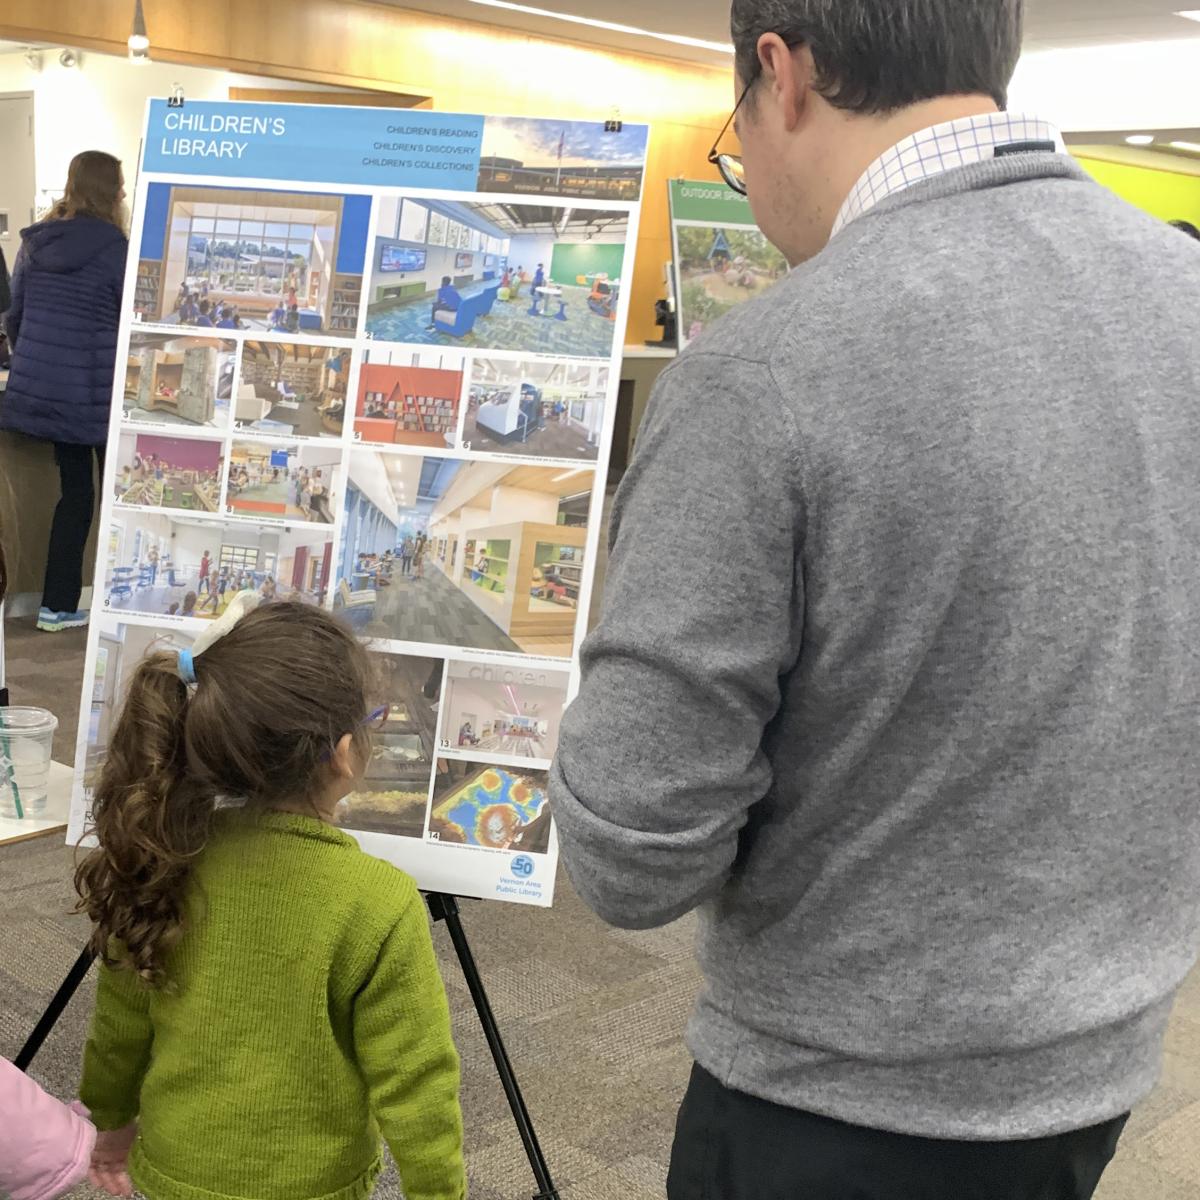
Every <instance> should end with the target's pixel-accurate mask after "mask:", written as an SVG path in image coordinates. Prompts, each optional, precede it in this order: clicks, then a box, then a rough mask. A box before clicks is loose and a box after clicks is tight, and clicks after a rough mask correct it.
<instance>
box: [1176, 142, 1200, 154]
mask: <svg viewBox="0 0 1200 1200" xmlns="http://www.w3.org/2000/svg"><path fill="white" fill-rule="evenodd" d="M1171 149H1172V150H1184V151H1186V152H1187V153H1188V154H1200V142H1172V143H1171Z"/></svg>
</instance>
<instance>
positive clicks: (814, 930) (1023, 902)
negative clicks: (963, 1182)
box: [552, 155, 1200, 1140]
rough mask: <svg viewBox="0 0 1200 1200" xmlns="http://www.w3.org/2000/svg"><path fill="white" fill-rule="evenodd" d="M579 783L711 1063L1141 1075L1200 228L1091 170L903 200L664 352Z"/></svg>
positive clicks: (945, 1118) (752, 1075)
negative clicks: (686, 916)
mask: <svg viewBox="0 0 1200 1200" xmlns="http://www.w3.org/2000/svg"><path fill="white" fill-rule="evenodd" d="M613 543H614V544H613V556H612V564H611V568H610V572H609V579H608V590H607V594H606V597H605V612H604V618H603V621H602V623H601V626H600V628H599V630H598V631H597V632H596V633H595V634H594V635H593V636H592V637H591V638H590V639H589V641H588V642H587V644H586V647H585V650H584V655H583V661H584V676H583V688H582V692H581V695H580V697H579V699H578V700H577V701H576V703H575V704H574V705H573V706H572V708H571V709H570V711H569V713H568V715H567V719H566V722H565V724H564V727H563V731H562V736H561V741H560V750H559V757H558V761H557V763H556V764H555V770H554V773H553V777H552V789H553V800H554V805H555V810H556V813H557V816H558V821H559V827H560V831H561V837H562V846H563V852H564V855H565V860H566V863H567V867H568V869H569V871H570V874H571V877H572V879H573V880H574V882H575V884H576V886H577V887H578V889H579V891H580V892H581V893H582V895H583V896H584V898H585V899H586V900H587V901H588V902H589V903H590V904H591V905H593V906H594V907H595V908H596V910H597V911H598V912H599V913H601V914H602V915H603V916H604V917H605V918H607V919H608V920H610V921H612V922H613V923H615V924H619V925H626V926H632V927H638V926H652V925H657V924H661V923H664V922H667V921H670V920H672V919H674V918H676V917H678V916H680V915H681V914H683V913H685V912H687V911H688V910H690V909H692V908H694V907H697V906H701V907H702V922H703V936H702V939H701V949H700V957H701V963H702V966H703V970H704V974H705V978H706V986H705V988H704V991H703V994H702V995H701V997H700V999H699V1002H698V1005H697V1009H696V1013H695V1017H694V1019H693V1022H692V1025H691V1029H690V1038H689V1040H690V1045H691V1048H692V1050H693V1052H694V1053H695V1055H696V1058H697V1059H698V1060H699V1062H700V1063H701V1065H702V1066H704V1067H705V1068H706V1069H707V1070H708V1071H710V1072H711V1073H713V1074H714V1075H716V1076H717V1077H718V1078H719V1079H720V1080H722V1081H723V1082H725V1083H726V1084H728V1085H729V1086H731V1087H733V1088H736V1089H738V1090H740V1091H743V1092H747V1093H751V1094H753V1095H755V1096H759V1097H763V1098H766V1099H768V1100H773V1101H776V1102H779V1103H783V1104H786V1105H790V1106H794V1107H797V1108H802V1109H806V1110H809V1111H813V1112H817V1113H821V1114H825V1115H829V1116H832V1117H836V1118H840V1119H842V1120H846V1121H851V1122H854V1123H856V1124H861V1125H867V1126H872V1127H876V1128H883V1129H889V1130H895V1131H899V1132H903V1133H911V1134H920V1135H927V1136H935V1137H949V1138H963V1139H968V1138H977V1139H999V1140H1004V1139H1015V1138H1024V1137H1035V1136H1041V1135H1047V1134H1052V1133H1057V1132H1061V1131H1064V1130H1069V1129H1073V1128H1079V1127H1083V1126H1086V1125H1089V1124H1092V1123H1095V1122H1099V1121H1102V1120H1106V1119H1108V1118H1110V1117H1113V1116H1115V1115H1118V1114H1120V1113H1122V1112H1124V1111H1126V1110H1127V1109H1129V1108H1130V1107H1131V1106H1132V1105H1134V1104H1135V1103H1136V1102H1137V1101H1138V1100H1139V1099H1141V1098H1142V1097H1144V1096H1145V1095H1146V1094H1147V1093H1148V1092H1149V1091H1150V1090H1151V1088H1152V1086H1153V1085H1154V1083H1155V1080H1156V1078H1157V1075H1158V1072H1159V1067H1160V1061H1161V1054H1162V1041H1163V1035H1164V1031H1165V1027H1166V1023H1167V1017H1168V1014H1169V1012H1170V1009H1171V1004H1172V1000H1173V997H1174V995H1175V993H1176V991H1177V989H1178V987H1179V985H1180V983H1181V981H1182V980H1183V979H1184V977H1185V976H1186V975H1187V973H1188V971H1189V970H1190V968H1191V967H1192V966H1193V964H1194V963H1195V962H1196V959H1197V955H1198V953H1200V246H1198V245H1196V244H1194V243H1192V242H1190V241H1189V240H1188V239H1187V238H1183V237H1180V235H1179V234H1178V233H1177V232H1176V231H1175V230H1172V229H1170V228H1169V227H1167V226H1165V225H1161V224H1159V223H1158V222H1156V221H1153V220H1151V219H1150V218H1149V217H1147V216H1144V215H1142V214H1140V213H1138V212H1136V211H1134V210H1133V209H1132V208H1129V207H1128V206H1126V205H1125V204H1124V203H1122V202H1121V201H1119V200H1117V199H1116V198H1115V197H1114V196H1112V195H1111V194H1109V193H1108V192H1106V191H1104V190H1102V189H1101V188H1100V187H1098V186H1097V185H1095V184H1093V183H1092V182H1090V181H1089V180H1088V178H1087V177H1086V176H1085V175H1084V174H1083V172H1082V171H1081V170H1079V169H1078V167H1076V166H1075V165H1074V164H1073V163H1072V162H1071V160H1070V159H1068V158H1067V157H1065V156H1054V155H1022V156H1018V157H1011V158H1006V159H998V160H995V161H989V162H985V163H982V164H979V165H977V166H971V167H966V168H962V169H958V170H955V171H952V172H950V173H948V174H945V175H942V176H940V177H938V178H936V179H933V180H929V181H926V182H925V183H922V184H919V185H917V186H916V187H913V188H911V189H909V190H908V191H905V192H903V193H900V194H898V195H895V196H893V197H891V198H889V199H888V200H886V201H885V202H884V203H882V204H881V205H880V206H879V207H878V208H876V209H875V210H873V211H872V212H871V213H870V214H868V215H867V216H865V217H863V218H861V219H860V220H858V221H856V222H854V223H853V224H852V225H851V226H849V227H848V228H847V229H846V230H845V231H844V232H843V233H841V234H839V236H838V237H837V238H835V239H834V241H833V242H832V243H831V245H830V246H829V248H828V249H827V250H826V251H825V252H824V253H822V254H821V255H820V256H819V257H818V258H816V259H815V260H814V261H812V262H810V263H808V264H807V265H806V266H804V267H802V268H801V269H799V270H797V271H795V272H793V273H792V274H791V276H790V277H789V278H788V279H787V280H786V281H785V282H783V283H782V284H781V285H779V286H778V287H777V288H776V289H774V290H773V291H772V292H770V293H769V294H767V295H766V296H764V297H763V298H761V299H760V300H757V301H755V302H752V303H750V304H748V305H746V306H745V307H743V308H741V309H739V310H738V311H737V312H736V314H734V315H732V316H730V317H729V318H727V319H726V320H725V321H723V322H721V323H720V324H719V325H718V326H717V327H716V328H715V329H713V330H712V332H711V334H709V335H706V336H705V337H704V338H703V339H701V340H700V341H699V342H698V343H697V344H696V345H695V346H694V347H693V348H692V349H691V350H689V351H688V352H687V353H686V354H684V355H683V356H682V357H681V358H680V360H679V361H678V362H677V363H676V364H675V365H673V366H672V367H671V368H670V369H669V370H668V371H667V372H666V373H665V374H664V375H663V377H662V380H661V382H660V384H659V387H658V389H657V392H656V395H655V397H654V400H653V403H652V405H651V411H650V413H649V416H648V419H647V422H646V425H645V427H644V430H643V433H642V436H641V440H640V444H639V446H638V450H637V454H636V456H635V459H634V463H633V466H632V468H631V470H630V472H629V475H628V478H627V479H626V481H625V483H624V485H623V487H622V489H621V492H620V496H619V498H618V501H617V505H616V512H615V517H614V522H613Z"/></svg>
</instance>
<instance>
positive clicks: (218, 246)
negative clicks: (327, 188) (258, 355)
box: [134, 183, 371, 337]
mask: <svg viewBox="0 0 1200 1200" xmlns="http://www.w3.org/2000/svg"><path fill="white" fill-rule="evenodd" d="M370 216H371V200H370V197H369V196H341V195H330V194H326V193H321V192H312V193H309V192H281V191H267V190H260V189H255V188H229V187H200V186H195V185H186V186H185V185H179V184H168V183H152V184H151V185H150V189H149V197H148V200H147V204H146V221H145V225H144V226H143V229H142V241H141V256H140V258H139V261H138V270H137V286H136V290H135V293H134V312H135V313H136V314H138V316H139V318H140V319H141V320H142V321H145V322H147V323H150V324H155V325H164V324H166V325H187V326H194V327H196V328H200V329H249V330H255V331H257V332H264V331H267V330H273V331H275V332H276V333H291V334H297V335H303V334H308V335H321V334H324V335H326V336H330V335H332V336H335V337H353V336H354V334H355V331H356V329H357V328H358V316H359V310H360V308H361V304H362V286H363V269H364V264H365V262H366V248H367V231H368V227H369V223H370Z"/></svg>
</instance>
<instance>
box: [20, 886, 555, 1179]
mask: <svg viewBox="0 0 1200 1200" xmlns="http://www.w3.org/2000/svg"><path fill="white" fill-rule="evenodd" d="M425 902H426V903H427V904H428V905H429V912H430V915H431V916H432V917H433V919H434V921H435V922H437V921H444V922H445V923H446V928H447V930H448V931H449V933H450V940H451V941H452V942H453V943H454V952H455V954H457V955H458V962H459V966H461V967H462V973H463V977H464V978H465V979H466V981H467V987H468V988H469V989H470V991H471V999H472V1000H473V1001H474V1002H475V1011H476V1012H477V1013H478V1014H479V1023H480V1025H482V1026H483V1035H484V1037H486V1038H487V1043H488V1048H489V1049H490V1050H491V1052H492V1058H493V1060H494V1061H495V1063H496V1071H497V1073H498V1074H499V1076H500V1083H501V1084H502V1085H503V1087H504V1094H505V1096H507V1097H508V1106H509V1108H511V1109H512V1115H513V1120H514V1121H516V1123H517V1132H518V1133H519V1134H520V1135H521V1142H522V1144H523V1145H524V1147H525V1154H526V1155H527V1157H528V1158H529V1165H530V1167H532V1168H533V1177H534V1179H535V1180H536V1181H537V1186H538V1190H537V1193H536V1194H535V1195H534V1197H533V1200H559V1195H558V1189H557V1188H555V1186H554V1181H553V1180H552V1179H551V1178H550V1167H549V1166H548V1165H547V1163H546V1156H545V1155H544V1154H543V1153H542V1147H541V1145H540V1144H539V1142H538V1138H537V1133H536V1132H535V1130H534V1128H533V1119H532V1118H531V1117H530V1115H529V1109H528V1108H527V1107H526V1106H525V1097H524V1096H523V1095H522V1094H521V1087H520V1085H519V1084H518V1083H517V1077H516V1074H515V1073H514V1071H513V1068H512V1062H511V1061H510V1060H509V1057H508V1051H507V1050H505V1048H504V1040H503V1039H502V1038H501V1036H500V1027H499V1026H498V1025H497V1024H496V1017H495V1014H494V1013H493V1012H492V1005H491V1001H489V1000H488V994H487V989H486V988H485V987H484V986H483V978H482V977H481V976H480V974H479V967H478V966H477V965H476V963H475V956H474V954H472V953H471V944H470V943H469V942H468V941H467V931H466V930H465V929H464V928H463V924H462V918H461V917H460V916H459V911H458V899H457V898H456V897H454V896H447V895H445V894H443V893H441V892H428V893H426V895H425ZM95 957H96V955H95V953H94V952H93V950H92V948H91V947H90V946H87V947H85V948H84V949H83V951H82V952H81V953H80V955H79V957H78V958H77V959H76V960H75V965H74V966H73V967H72V968H71V969H70V971H68V972H67V977H66V979H64V980H63V981H62V983H61V984H60V985H59V988H58V991H57V992H55V993H54V999H53V1000H51V1001H50V1003H49V1004H48V1005H47V1006H46V1011H45V1012H44V1013H42V1015H41V1018H40V1019H39V1020H38V1023H37V1025H36V1026H35V1027H34V1030H33V1032H32V1033H31V1034H30V1035H29V1040H28V1041H27V1042H26V1043H25V1045H24V1046H22V1047H21V1049H20V1052H19V1053H18V1054H17V1057H16V1058H15V1059H13V1064H14V1065H15V1066H16V1067H18V1068H19V1069H20V1070H22V1071H27V1070H28V1069H29V1064H30V1063H32V1062H33V1059H34V1056H35V1055H36V1054H37V1052H38V1051H39V1050H40V1049H41V1048H42V1045H43V1043H44V1042H45V1040H46V1038H47V1037H49V1036H50V1031H51V1030H52V1029H53V1028H54V1026H55V1025H56V1024H57V1023H58V1019H59V1017H61V1016H62V1014H63V1009H65V1008H66V1007H67V1005H68V1004H69V1003H70V1002H71V997H72V996H74V995H75V993H76V991H77V990H78V988H79V985H80V984H81V983H82V982H83V980H84V976H86V975H87V973H88V971H89V970H90V969H91V965H92V961H93V960H94V959H95Z"/></svg>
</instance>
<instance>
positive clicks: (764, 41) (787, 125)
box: [758, 33, 816, 133]
mask: <svg viewBox="0 0 1200 1200" xmlns="http://www.w3.org/2000/svg"><path fill="white" fill-rule="evenodd" d="M758 61H759V64H760V65H761V66H762V74H763V78H762V83H761V84H760V86H761V87H764V88H767V89H769V90H770V91H771V93H772V94H773V95H774V97H775V102H776V103H777V104H778V105H779V111H780V114H781V116H782V119H783V126H784V129H786V130H787V132H788V133H791V132H793V130H795V128H796V126H797V125H799V124H800V122H801V120H802V119H803V118H804V115H805V113H806V111H807V109H808V106H809V104H810V103H811V101H812V96H813V83H814V81H815V79H816V63H815V62H814V61H813V54H812V48H811V47H810V46H809V45H808V44H807V43H802V44H801V45H799V46H795V47H792V48H790V49H789V48H788V45H787V43H786V42H785V41H784V40H783V38H781V37H780V36H779V34H777V33H764V34H763V35H762V37H761V38H759V39H758Z"/></svg>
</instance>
